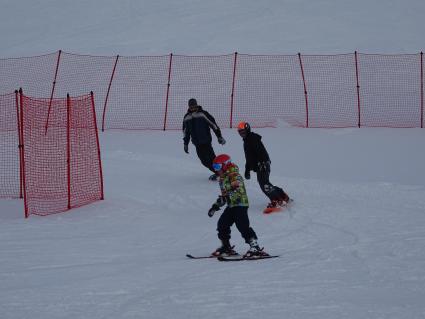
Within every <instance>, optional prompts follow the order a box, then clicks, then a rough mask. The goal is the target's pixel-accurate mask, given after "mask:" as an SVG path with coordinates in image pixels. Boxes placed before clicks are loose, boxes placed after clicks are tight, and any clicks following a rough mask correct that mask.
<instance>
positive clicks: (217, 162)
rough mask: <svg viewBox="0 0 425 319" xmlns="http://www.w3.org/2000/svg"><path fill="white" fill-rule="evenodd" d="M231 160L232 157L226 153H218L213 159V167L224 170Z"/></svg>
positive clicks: (216, 169)
mask: <svg viewBox="0 0 425 319" xmlns="http://www.w3.org/2000/svg"><path fill="white" fill-rule="evenodd" d="M231 162H232V159H231V158H230V156H229V155H227V154H220V155H218V156H217V157H216V158H214V161H213V169H214V170H215V171H216V172H218V171H225V170H226V168H227V166H228V165H229V164H230V163H231Z"/></svg>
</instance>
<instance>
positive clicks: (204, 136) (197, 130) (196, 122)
mask: <svg viewBox="0 0 425 319" xmlns="http://www.w3.org/2000/svg"><path fill="white" fill-rule="evenodd" d="M210 128H211V129H212V130H213V131H214V133H215V135H216V136H217V138H220V137H221V131H220V128H219V127H218V125H217V123H216V122H215V119H214V117H213V116H212V115H211V114H210V113H208V112H207V111H204V110H203V109H202V107H201V106H198V111H196V112H187V113H186V115H185V116H184V118H183V134H184V137H183V141H184V144H189V141H190V139H191V138H192V143H193V144H194V145H201V144H211V142H212V138H211V132H210Z"/></svg>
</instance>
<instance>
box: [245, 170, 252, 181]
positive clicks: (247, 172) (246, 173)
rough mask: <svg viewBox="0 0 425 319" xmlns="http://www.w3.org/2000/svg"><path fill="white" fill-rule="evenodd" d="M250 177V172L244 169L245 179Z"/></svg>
mask: <svg viewBox="0 0 425 319" xmlns="http://www.w3.org/2000/svg"><path fill="white" fill-rule="evenodd" d="M250 178H251V173H250V172H249V171H248V170H246V171H245V179H250Z"/></svg>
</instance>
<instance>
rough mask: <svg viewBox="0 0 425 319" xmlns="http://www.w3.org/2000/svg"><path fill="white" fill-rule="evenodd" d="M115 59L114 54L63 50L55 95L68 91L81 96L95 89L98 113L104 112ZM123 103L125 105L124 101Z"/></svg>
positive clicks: (72, 94) (64, 93)
mask: <svg viewBox="0 0 425 319" xmlns="http://www.w3.org/2000/svg"><path fill="white" fill-rule="evenodd" d="M115 60H116V57H112V56H111V57H108V56H90V55H77V54H71V53H66V52H62V55H61V58H60V64H59V69H58V75H57V79H56V88H55V94H54V96H55V97H63V96H66V95H67V94H68V93H69V94H70V95H71V96H80V95H84V94H86V93H87V91H93V92H94V96H95V105H96V113H97V114H102V112H103V105H104V101H105V98H106V93H107V90H108V86H109V82H110V79H111V76H112V71H113V68H114V65H115ZM38 96H40V95H38ZM122 103H123V104H122V105H125V102H124V101H122ZM100 119H101V117H100ZM98 120H99V119H98Z"/></svg>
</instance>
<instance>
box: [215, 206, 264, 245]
mask: <svg viewBox="0 0 425 319" xmlns="http://www.w3.org/2000/svg"><path fill="white" fill-rule="evenodd" d="M233 224H236V228H237V229H238V230H239V232H240V233H241V235H242V237H243V239H245V242H246V243H249V241H250V240H251V239H257V235H256V234H255V232H254V230H253V229H252V228H251V227H250V226H249V218H248V207H245V206H236V207H231V208H230V207H226V209H225V210H224V212H223V213H222V214H221V216H220V218H219V219H218V223H217V231H218V238H219V239H220V240H221V241H228V240H229V239H230V234H231V229H230V227H232V225H233Z"/></svg>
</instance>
